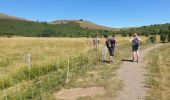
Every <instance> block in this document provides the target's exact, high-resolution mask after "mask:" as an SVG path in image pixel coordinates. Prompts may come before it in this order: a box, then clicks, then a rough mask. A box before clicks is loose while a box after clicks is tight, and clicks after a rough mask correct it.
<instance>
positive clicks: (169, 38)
mask: <svg viewBox="0 0 170 100" xmlns="http://www.w3.org/2000/svg"><path fill="white" fill-rule="evenodd" d="M168 30H169V33H168V42H170V25H169V27H168Z"/></svg>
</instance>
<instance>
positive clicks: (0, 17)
mask: <svg viewBox="0 0 170 100" xmlns="http://www.w3.org/2000/svg"><path fill="white" fill-rule="evenodd" d="M0 19H15V20H26V19H24V18H18V17H14V16H9V15H6V14H3V13H0Z"/></svg>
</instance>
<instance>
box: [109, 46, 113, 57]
mask: <svg viewBox="0 0 170 100" xmlns="http://www.w3.org/2000/svg"><path fill="white" fill-rule="evenodd" d="M109 54H110V56H114V47H111V48H109Z"/></svg>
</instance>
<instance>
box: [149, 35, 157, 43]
mask: <svg viewBox="0 0 170 100" xmlns="http://www.w3.org/2000/svg"><path fill="white" fill-rule="evenodd" d="M148 41H149V42H151V43H156V36H150V37H149V38H148Z"/></svg>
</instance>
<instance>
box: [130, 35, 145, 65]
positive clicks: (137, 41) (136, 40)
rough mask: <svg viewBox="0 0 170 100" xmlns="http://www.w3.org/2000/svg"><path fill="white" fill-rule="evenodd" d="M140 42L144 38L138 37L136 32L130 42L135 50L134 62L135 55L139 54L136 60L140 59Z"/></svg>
mask: <svg viewBox="0 0 170 100" xmlns="http://www.w3.org/2000/svg"><path fill="white" fill-rule="evenodd" d="M140 42H142V40H141V39H140V38H139V37H138V34H137V33H134V34H133V37H132V39H131V40H130V41H129V43H130V44H131V45H132V51H133V58H132V62H133V61H134V59H135V56H137V60H136V62H138V61H139V44H140Z"/></svg>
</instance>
